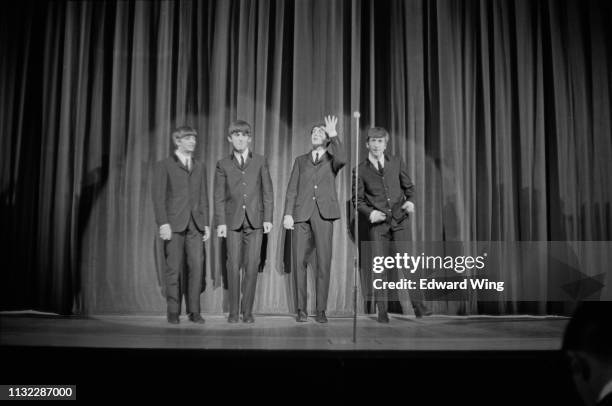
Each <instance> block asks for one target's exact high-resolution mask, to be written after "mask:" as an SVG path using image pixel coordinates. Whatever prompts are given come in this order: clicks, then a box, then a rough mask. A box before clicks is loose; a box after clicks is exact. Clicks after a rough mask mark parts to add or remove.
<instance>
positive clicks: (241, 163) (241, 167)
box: [240, 155, 244, 169]
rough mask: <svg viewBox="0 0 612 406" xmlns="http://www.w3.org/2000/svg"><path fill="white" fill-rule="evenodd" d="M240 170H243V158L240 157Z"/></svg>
mask: <svg viewBox="0 0 612 406" xmlns="http://www.w3.org/2000/svg"><path fill="white" fill-rule="evenodd" d="M240 169H244V156H243V155H240Z"/></svg>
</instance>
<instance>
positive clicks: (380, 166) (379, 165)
mask: <svg viewBox="0 0 612 406" xmlns="http://www.w3.org/2000/svg"><path fill="white" fill-rule="evenodd" d="M376 164H377V165H378V173H380V174H381V175H382V174H383V167H382V165H381V164H380V161H376Z"/></svg>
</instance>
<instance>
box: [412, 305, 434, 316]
mask: <svg viewBox="0 0 612 406" xmlns="http://www.w3.org/2000/svg"><path fill="white" fill-rule="evenodd" d="M413 309H414V316H415V317H416V318H417V319H420V318H422V317H423V316H431V314H432V313H431V310H429V308H428V307H427V306H425V305H424V304H423V303H417V304H416V305H414V307H413Z"/></svg>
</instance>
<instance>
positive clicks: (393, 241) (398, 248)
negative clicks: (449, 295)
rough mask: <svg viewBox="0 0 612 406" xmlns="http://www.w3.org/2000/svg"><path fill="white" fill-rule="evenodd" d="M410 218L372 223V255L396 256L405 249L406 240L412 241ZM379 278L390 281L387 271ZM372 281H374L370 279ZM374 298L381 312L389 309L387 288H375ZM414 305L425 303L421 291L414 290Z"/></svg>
mask: <svg viewBox="0 0 612 406" xmlns="http://www.w3.org/2000/svg"><path fill="white" fill-rule="evenodd" d="M408 222H409V220H408V218H406V219H404V220H403V221H401V222H400V223H399V224H398V223H396V221H395V219H393V220H392V221H391V222H386V221H385V222H381V223H376V224H371V225H370V229H369V237H370V241H372V256H373V257H374V256H389V255H391V256H395V254H396V253H398V252H403V251H404V250H405V247H404V244H403V243H404V242H406V241H410V238H411V235H410V229H409V228H408ZM376 277H377V278H380V279H382V280H383V282H387V281H388V275H387V271H385V272H382V273H381V274H377V276H376ZM370 282H372V281H370ZM374 300H375V302H376V308H377V309H378V311H379V312H386V311H387V309H388V302H389V292H388V291H387V289H376V290H374ZM410 301H411V303H412V306H413V307H414V306H417V305H418V304H421V303H423V294H422V292H421V291H418V290H417V291H413V292H411V294H410Z"/></svg>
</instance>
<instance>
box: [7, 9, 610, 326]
mask: <svg viewBox="0 0 612 406" xmlns="http://www.w3.org/2000/svg"><path fill="white" fill-rule="evenodd" d="M610 21H612V6H611V5H610V4H609V3H608V2H606V1H604V0H601V1H598V0H591V1H586V2H582V1H577V0H576V1H573V0H566V1H557V0H537V1H531V0H513V1H502V0H492V1H487V0H465V1H454V0H438V1H435V0H434V1H423V0H405V1H402V0H389V1H384V2H380V1H374V0H355V1H349V0H331V1H328V0H299V1H283V0H209V1H203V2H200V1H197V2H196V1H178V2H168V1H161V2H144V1H125V2H124V1H120V2H112V1H109V2H48V3H40V4H39V3H34V2H25V3H24V4H23V5H22V6H19V7H17V6H14V5H13V6H11V5H4V4H3V5H1V6H0V23H1V24H0V52H1V53H2V58H0V131H2V136H1V138H0V147H1V150H0V158H1V160H0V182H1V184H0V187H1V207H0V210H1V216H2V219H1V223H0V224H1V226H2V229H3V230H4V233H3V236H2V237H1V238H2V240H1V244H2V246H3V249H5V250H6V253H7V257H8V261H7V262H6V264H7V267H6V269H5V270H4V271H3V272H4V274H5V278H6V279H5V281H6V282H5V283H3V284H2V286H1V288H0V290H1V292H0V293H1V294H0V297H1V299H0V308H1V309H29V308H32V309H37V310H46V311H54V312H59V313H63V314H68V313H84V314H100V313H127V314H129V313H152V314H158V313H163V312H165V301H164V298H163V297H162V296H161V291H160V288H159V286H158V281H157V276H156V275H157V274H156V271H155V266H156V265H155V256H154V242H155V238H156V235H157V231H156V225H155V224H154V217H153V211H152V203H151V196H150V194H151V190H150V184H151V175H152V167H153V165H154V163H155V162H156V161H158V160H160V159H162V158H164V157H166V156H167V155H168V154H170V153H171V151H172V143H171V140H170V132H171V129H172V128H173V127H175V126H178V125H191V126H193V127H195V128H196V129H197V130H198V132H199V135H200V136H199V138H198V148H197V152H196V158H197V159H200V160H201V161H202V162H204V165H205V167H206V171H207V175H208V184H209V192H210V195H211V196H212V192H213V190H212V180H213V175H214V168H215V164H216V161H217V160H218V159H220V158H221V157H223V156H224V155H226V154H229V152H230V149H229V144H228V142H227V126H228V124H229V122H230V121H232V120H234V119H244V120H247V121H248V122H250V123H251V125H252V127H253V130H254V131H253V132H254V137H253V145H252V146H253V150H254V151H255V152H257V153H260V154H264V155H265V156H266V157H267V158H268V161H269V164H270V169H271V176H272V180H273V184H274V193H275V209H274V226H275V228H274V231H273V232H272V233H271V235H270V239H269V241H268V261H267V264H266V270H265V272H264V273H263V274H262V275H260V277H259V282H258V287H257V295H256V301H255V310H256V312H259V313H287V312H293V311H294V310H295V309H294V292H293V288H292V281H291V279H290V278H291V275H287V274H285V273H284V269H283V266H282V263H283V261H282V259H283V258H282V242H283V239H284V232H283V230H282V215H283V211H284V200H285V199H284V197H285V196H284V195H285V191H286V187H287V182H288V180H289V179H288V178H289V174H290V171H291V167H292V164H293V160H294V159H295V158H296V157H297V156H298V155H300V154H303V153H305V152H307V151H308V150H309V145H310V137H309V130H310V128H311V127H312V126H313V125H314V124H316V123H318V122H322V121H323V115H325V114H334V115H337V116H338V117H339V130H340V131H339V133H340V137H341V139H342V140H343V142H344V144H345V146H346V149H347V153H348V155H349V157H350V159H349V163H348V164H347V166H346V167H345V168H344V169H342V171H341V172H340V174H339V175H338V179H337V188H338V189H337V190H338V195H339V199H340V202H346V201H348V200H349V199H350V184H351V170H352V168H353V167H355V165H356V162H355V159H354V157H355V152H356V149H357V148H359V150H360V154H361V157H362V158H364V157H365V152H366V150H365V148H364V145H365V139H364V138H363V137H361V138H360V139H357V138H356V136H355V134H356V132H357V131H359V132H361V133H363V132H364V131H365V129H367V128H368V127H370V126H373V125H378V126H383V127H385V128H387V129H388V130H389V132H390V134H391V143H390V150H391V152H392V153H394V154H396V155H399V156H401V157H402V158H403V159H404V160H405V161H406V162H407V164H408V168H409V172H410V175H411V176H412V178H413V180H414V182H415V183H416V190H417V194H416V210H417V211H416V215H415V217H414V221H413V224H412V236H413V238H414V239H415V240H417V241H441V240H444V241H476V240H481V241H483V240H484V241H489V240H493V241H497V240H500V241H546V240H561V241H565V240H586V241H590V240H610V239H612V207H611V201H612V196H611V195H612V123H611V116H612V102H611V95H612V78H611V75H612V73H611V72H612V69H611V68H612V66H611V63H612V28H611V26H610V24H609V22H610ZM353 111H360V112H361V121H360V128H359V129H357V128H355V120H354V119H353V118H352V112H353ZM211 202H212V201H211ZM341 213H342V217H341V219H340V220H339V221H337V222H335V224H334V242H333V244H334V247H333V253H334V256H333V261H332V271H331V272H332V277H331V284H330V295H329V302H328V309H329V313H330V314H337V315H342V314H350V313H351V312H352V307H353V299H352V295H353V255H354V250H355V247H354V245H353V243H352V242H351V240H350V238H349V236H348V234H347V232H346V230H347V218H348V214H349V213H348V212H347V210H346V206H345V205H344V204H341ZM211 219H212V217H211ZM206 247H207V251H208V253H209V255H207V268H208V272H207V278H208V280H207V286H208V288H207V290H206V292H205V293H204V295H203V296H202V304H203V310H204V311H205V312H210V313H221V312H222V311H224V309H225V307H226V306H225V303H224V291H223V289H222V287H221V284H220V281H219V280H213V279H211V278H212V277H213V276H214V274H215V269H217V268H218V267H219V264H220V261H222V260H223V258H220V256H219V247H218V240H217V238H216V237H214V236H213V238H212V239H211V241H210V242H208V243H206ZM502 276H504V277H512V278H517V279H518V280H521V279H524V275H521V270H520V269H518V268H517V269H516V270H515V273H514V274H512V275H502ZM309 283H310V285H311V286H312V284H313V283H314V279H313V278H312V277H309ZM311 286H309V296H310V297H311V298H312V297H314V289H311ZM402 299H405V298H402ZM310 302H312V303H314V301H310ZM546 303H547V294H546V292H542V296H541V301H540V302H539V303H538V304H537V305H536V307H535V308H534V309H535V310H534V311H537V312H546V311H547V307H546ZM432 306H433V307H434V310H435V311H437V312H439V313H449V314H456V313H478V312H494V313H507V312H516V311H520V310H521V307H520V306H519V304H518V303H516V299H515V298H508V300H507V301H506V302H500V303H496V304H494V305H491V306H484V307H483V306H482V305H479V302H478V297H477V295H471V296H469V297H466V299H465V300H464V301H454V302H451V301H449V302H446V301H440V302H435V303H433V304H432ZM225 310H227V309H225ZM359 311H363V303H362V301H361V300H360V301H359Z"/></svg>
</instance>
